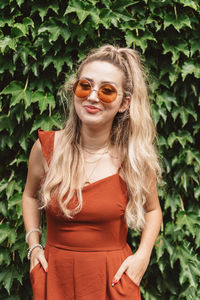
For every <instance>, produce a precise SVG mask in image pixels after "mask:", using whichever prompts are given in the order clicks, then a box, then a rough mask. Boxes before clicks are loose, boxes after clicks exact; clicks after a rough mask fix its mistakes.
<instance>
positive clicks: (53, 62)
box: [0, 0, 200, 300]
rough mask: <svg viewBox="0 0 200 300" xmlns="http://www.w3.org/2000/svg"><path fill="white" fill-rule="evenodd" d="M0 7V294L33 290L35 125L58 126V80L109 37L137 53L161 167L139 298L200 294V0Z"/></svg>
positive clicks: (20, 295)
mask: <svg viewBox="0 0 200 300" xmlns="http://www.w3.org/2000/svg"><path fill="white" fill-rule="evenodd" d="M0 9H1V19H0V78H1V80H0V85H1V88H0V91H1V92H0V99H1V101H0V110H1V115H0V133H1V138H0V150H1V162H2V163H1V164H0V176H1V180H0V195H1V201H0V218H1V221H0V242H1V248H0V268H1V269H0V298H1V299H5V300H7V299H10V300H11V299H12V300H18V299H31V297H32V296H31V293H32V292H31V287H30V283H29V273H28V271H29V263H28V261H27V259H26V251H27V245H26V244H25V242H24V237H25V231H24V226H23V221H22V212H21V196H22V191H23V188H24V183H25V177H26V172H27V161H28V155H29V152H30V149H31V147H32V145H33V143H34V141H35V139H36V138H37V129H38V128H43V129H44V130H50V129H51V128H61V126H62V121H63V119H64V113H63V104H62V102H61V100H60V98H59V93H58V91H59V88H60V86H61V85H62V84H63V83H64V80H65V78H66V76H68V75H69V74H70V73H72V71H73V70H74V68H75V67H76V65H77V64H78V63H79V62H80V61H81V60H82V59H83V58H84V56H85V54H86V53H87V52H88V50H89V49H91V48H94V47H98V46H100V45H102V44H105V43H110V42H111V43H113V44H118V45H120V46H122V47H124V46H127V47H132V48H136V49H137V50H139V51H140V53H141V54H142V56H143V59H144V64H145V66H146V67H147V70H148V74H149V78H150V80H149V82H150V83H149V84H150V90H151V94H150V95H151V101H152V113H153V117H154V120H155V123H156V124H157V130H158V137H159V152H160V154H161V161H162V164H163V181H164V182H165V184H164V185H163V186H161V187H160V189H159V196H160V201H161V205H162V209H163V215H164V216H163V225H162V230H161V233H160V235H159V237H158V240H157V242H156V246H155V249H154V251H153V253H152V259H151V263H150V266H149V268H148V270H147V272H146V274H145V276H144V278H143V280H142V283H141V291H142V296H143V299H146V300H148V299H151V300H154V299H156V300H157V299H162V300H163V299H166V300H169V299H170V300H171V299H191V300H194V299H195V300H196V299H200V284H199V278H200V260H199V255H198V253H199V252H198V251H199V246H200V235H199V232H200V220H199V216H200V212H199V198H200V184H199V183H200V182H199V181H200V176H199V175H200V172H199V171H200V154H199V141H200V139H199V129H200V121H199V118H198V115H199V105H200V96H199V95H200V94H199V87H200V85H199V78H200V60H199V54H200V53H199V52H200V38H199V32H200V22H199V20H200V6H199V1H198V0H194V1H190V0H173V1H171V0H170V1H169V0H162V1H157V0H149V1H148V0H143V1H131V0H115V1H111V0H101V1H99V0H87V1H80V0H77V1H76V0H70V1H64V0H62V1H61V0H51V1H50V0H47V1H42V0H29V1H27V0H1V2H0ZM131 236H132V243H133V246H134V245H135V243H136V241H137V240H138V235H137V233H135V232H131Z"/></svg>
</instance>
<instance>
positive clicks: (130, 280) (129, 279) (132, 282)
mask: <svg viewBox="0 0 200 300" xmlns="http://www.w3.org/2000/svg"><path fill="white" fill-rule="evenodd" d="M124 275H125V276H126V278H127V280H128V281H129V282H130V283H131V284H133V285H134V286H136V287H137V288H140V286H139V285H138V284H137V283H135V282H134V281H133V280H132V279H131V277H130V276H129V275H128V274H127V273H126V272H125V273H124Z"/></svg>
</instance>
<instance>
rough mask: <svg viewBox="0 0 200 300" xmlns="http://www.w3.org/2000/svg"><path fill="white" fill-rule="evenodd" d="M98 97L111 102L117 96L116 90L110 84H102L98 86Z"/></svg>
mask: <svg viewBox="0 0 200 300" xmlns="http://www.w3.org/2000/svg"><path fill="white" fill-rule="evenodd" d="M98 97H99V99H100V100H102V101H103V102H106V103H110V102H113V101H114V100H115V99H116V97H117V90H116V88H115V87H114V86H113V85H112V84H104V85H102V86H101V87H100V88H99V91H98Z"/></svg>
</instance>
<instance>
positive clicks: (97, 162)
mask: <svg viewBox="0 0 200 300" xmlns="http://www.w3.org/2000/svg"><path fill="white" fill-rule="evenodd" d="M106 153H108V146H107V148H106V150H105V151H104V152H103V153H102V155H101V156H100V158H98V159H97V160H96V161H93V162H89V163H95V162H96V164H95V166H94V168H93V169H92V172H91V173H90V175H89V176H87V175H86V173H85V176H86V180H85V182H84V185H86V184H91V181H90V179H91V176H92V174H93V173H94V171H95V169H96V168H97V166H98V164H99V162H100V161H101V160H102V158H103V156H104V155H105V154H106Z"/></svg>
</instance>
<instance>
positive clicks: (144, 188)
mask: <svg viewBox="0 0 200 300" xmlns="http://www.w3.org/2000/svg"><path fill="white" fill-rule="evenodd" d="M70 91H71V93H70ZM68 92H69V93H68ZM63 95H64V96H65V97H66V98H67V96H68V95H70V96H71V99H70V100H71V105H70V113H69V118H68V120H67V122H66V125H65V127H64V129H63V130H59V131H49V132H45V131H41V130H40V131H39V139H38V140H37V141H36V142H35V144H34V146H33V148H32V150H31V154H30V161H29V170H28V176H27V182H26V186H25V190H24V193H23V200H22V202H23V203H22V204H23V217H24V223H25V228H26V232H27V235H26V240H27V242H28V243H29V251H28V258H29V259H30V278H31V283H32V288H33V295H34V300H43V299H48V300H63V299H65V300H75V299H76V300H118V299H119V300H120V299H127V300H139V299H141V298H140V287H139V285H140V281H141V279H142V277H143V275H144V273H145V271H146V269H147V266H148V264H149V260H150V256H151V252H152V248H153V246H154V243H155V240H156V237H157V235H158V233H159V230H160V225H161V219H162V213H161V208H160V204H159V200H158V196H157V188H156V185H157V180H158V178H159V174H160V167H159V164H158V160H157V155H156V152H155V150H154V146H153V142H154V138H155V128H154V125H153V122H152V119H151V116H150V109H149V102H148V95H147V87H146V83H145V75H144V72H143V68H142V66H141V63H140V59H139V56H138V54H137V52H136V51H134V50H132V49H128V48H119V47H113V46H111V45H105V46H102V47H100V48H99V49H97V50H93V51H91V52H90V53H89V55H88V56H87V57H86V58H85V60H84V61H83V62H82V64H81V65H80V67H79V69H78V72H77V76H76V78H75V80H74V81H73V82H70V83H68V84H66V85H65V86H64V87H63ZM39 191H40V197H38V192H39ZM39 198H40V201H39V200H38V199H39ZM41 207H42V208H44V209H45V212H46V218H47V242H46V246H45V249H43V247H42V246H41V245H40V235H41V231H40V211H41V210H40V209H41ZM128 227H129V228H132V229H139V230H141V240H140V244H139V245H138V248H137V249H135V250H134V252H132V251H131V249H130V247H129V245H128V244H127V232H128Z"/></svg>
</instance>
